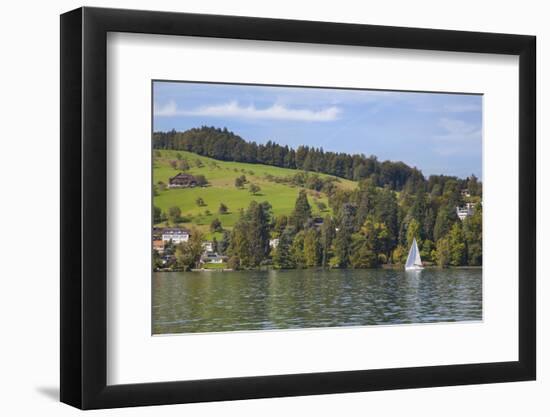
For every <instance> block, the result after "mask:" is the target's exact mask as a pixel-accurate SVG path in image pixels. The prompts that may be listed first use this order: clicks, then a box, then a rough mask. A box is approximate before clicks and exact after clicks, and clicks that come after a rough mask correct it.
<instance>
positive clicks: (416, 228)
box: [407, 219, 422, 248]
mask: <svg viewBox="0 0 550 417" xmlns="http://www.w3.org/2000/svg"><path fill="white" fill-rule="evenodd" d="M415 238H416V241H417V242H420V243H422V241H421V240H420V223H419V222H417V221H416V219H412V220H411V221H410V222H409V226H408V227H407V247H408V248H410V247H411V245H412V242H413V239H415Z"/></svg>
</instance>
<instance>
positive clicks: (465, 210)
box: [456, 203, 475, 220]
mask: <svg viewBox="0 0 550 417" xmlns="http://www.w3.org/2000/svg"><path fill="white" fill-rule="evenodd" d="M474 209H475V204H474V203H466V206H464V207H457V208H456V215H457V216H458V218H459V219H460V220H464V219H465V218H466V217H468V216H471V215H472V214H474Z"/></svg>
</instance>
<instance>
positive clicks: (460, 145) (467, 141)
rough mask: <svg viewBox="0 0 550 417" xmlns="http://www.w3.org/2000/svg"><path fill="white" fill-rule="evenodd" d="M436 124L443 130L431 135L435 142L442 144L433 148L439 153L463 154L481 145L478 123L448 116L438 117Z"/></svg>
mask: <svg viewBox="0 0 550 417" xmlns="http://www.w3.org/2000/svg"><path fill="white" fill-rule="evenodd" d="M438 124H439V126H440V127H441V128H443V130H444V131H445V133H443V134H440V135H435V136H434V137H433V138H434V139H435V140H436V143H437V144H439V145H443V146H437V147H436V148H435V151H436V152H437V153H438V154H439V155H442V156H450V155H453V154H463V153H465V152H466V153H467V152H470V151H471V150H472V149H473V147H478V146H481V128H480V127H479V126H478V125H476V124H472V123H467V122H465V121H463V120H456V119H448V118H442V119H439V123H438Z"/></svg>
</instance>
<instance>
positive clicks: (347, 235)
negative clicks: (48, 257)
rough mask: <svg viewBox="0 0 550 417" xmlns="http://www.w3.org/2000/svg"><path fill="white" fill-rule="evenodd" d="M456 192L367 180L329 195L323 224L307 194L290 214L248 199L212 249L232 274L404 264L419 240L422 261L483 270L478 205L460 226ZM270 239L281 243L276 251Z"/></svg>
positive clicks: (452, 185) (455, 186) (454, 185)
mask: <svg viewBox="0 0 550 417" xmlns="http://www.w3.org/2000/svg"><path fill="white" fill-rule="evenodd" d="M440 188H441V190H440V192H439V191H438V190H439V189H440ZM460 191H461V190H460V187H459V183H458V182H457V181H454V180H449V181H446V182H445V183H444V184H443V186H442V187H441V185H440V187H435V186H434V187H433V190H432V192H431V193H428V192H427V191H417V192H416V193H415V194H408V193H405V192H403V193H400V194H399V195H398V193H396V192H395V191H393V190H391V189H390V187H385V188H379V187H376V186H375V185H374V182H373V181H371V180H365V181H361V182H360V183H359V187H358V188H357V189H355V190H353V191H343V190H334V192H332V193H331V194H330V195H329V205H330V207H331V209H332V212H333V214H327V215H326V216H325V217H324V218H323V219H320V218H315V217H313V216H312V210H311V206H310V204H309V201H308V196H307V192H306V191H305V190H301V191H300V193H299V195H298V197H297V199H296V202H295V206H294V210H293V211H292V213H291V214H290V215H288V216H286V215H280V216H273V214H272V210H271V205H270V204H269V203H268V202H267V201H265V202H262V203H258V202H256V201H252V202H251V203H250V205H249V207H248V208H247V209H246V210H241V212H240V216H239V220H238V222H237V223H236V224H235V226H234V227H233V229H232V230H231V231H228V230H225V231H224V232H223V238H222V239H221V240H220V241H219V242H218V241H214V247H215V251H217V252H220V253H222V254H224V255H226V256H228V257H229V261H228V267H229V268H233V269H252V268H258V267H262V266H272V267H275V268H280V269H289V268H313V267H324V268H375V267H378V266H380V265H382V264H403V263H404V262H405V260H406V257H407V254H408V250H409V248H410V245H411V243H412V240H413V238H416V240H417V241H418V244H419V247H420V251H421V257H422V260H423V261H425V262H429V263H433V264H438V265H439V266H441V267H446V266H449V265H452V266H462V265H472V266H474V265H481V263H482V206H481V204H480V203H479V204H477V206H476V207H475V212H474V214H473V215H471V216H469V217H467V218H466V219H465V220H464V221H461V220H460V219H459V218H458V217H457V214H456V206H458V205H460V204H462V203H463V202H464V201H463V197H462V194H461V192H460ZM273 238H276V239H278V244H277V245H276V246H275V247H274V248H272V247H270V239H273ZM193 242H195V243H194V244H193V243H191V242H190V243H189V244H182V245H183V246H186V245H189V248H183V249H182V248H180V249H178V251H179V252H177V253H180V254H185V256H179V257H178V261H179V262H181V261H182V260H185V261H187V262H188V263H187V264H182V263H180V264H179V267H182V268H184V269H186V268H191V267H193V265H194V264H196V262H198V259H199V258H198V257H199V255H200V251H199V250H198V248H199V244H198V243H197V242H198V241H197V240H196V238H195V239H193ZM193 245H194V246H193ZM192 246H193V247H195V251H193V250H192V249H191V247H192ZM189 253H195V255H196V257H195V258H190V257H189V256H188V254H189Z"/></svg>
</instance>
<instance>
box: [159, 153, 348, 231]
mask: <svg viewBox="0 0 550 417" xmlns="http://www.w3.org/2000/svg"><path fill="white" fill-rule="evenodd" d="M159 153H160V155H159ZM178 154H179V155H180V157H181V158H182V159H185V160H187V162H188V164H189V166H190V169H189V170H187V171H185V172H186V173H189V174H191V175H204V176H205V177H206V179H207V181H208V183H209V184H208V186H206V187H195V188H181V189H168V188H167V189H165V190H162V191H161V190H159V191H158V195H156V196H155V197H154V205H155V206H156V207H158V208H160V209H161V210H162V211H163V212H165V213H167V212H168V209H169V208H170V207H174V206H177V207H179V208H180V209H181V213H182V217H184V218H186V219H188V220H189V221H187V222H184V223H180V226H183V227H188V228H191V227H196V228H198V229H200V230H201V231H203V232H204V233H205V234H206V237H207V238H208V239H211V238H212V237H213V234H212V233H210V228H209V227H210V223H211V222H212V220H214V219H215V218H218V219H219V220H220V221H221V223H222V226H223V228H224V229H228V230H230V229H231V228H232V227H233V225H234V224H235V222H236V221H237V219H238V217H239V210H240V209H246V208H247V207H248V205H249V204H250V202H251V201H253V200H256V201H257V202H262V201H268V202H269V203H270V204H271V206H272V207H273V214H274V215H275V216H279V215H282V214H286V215H289V214H290V213H291V212H292V210H293V209H294V203H295V201H296V198H297V196H298V192H299V191H300V187H297V186H294V185H291V184H281V183H276V182H273V181H270V180H268V179H267V178H266V176H268V175H272V176H274V177H288V176H292V175H294V174H296V173H297V172H299V171H298V170H293V169H287V168H279V167H274V166H269V165H261V164H247V163H241V162H226V161H218V160H215V159H212V158H207V157H204V156H199V155H197V154H194V153H191V152H185V151H172V150H161V151H156V150H155V151H154V154H153V184H158V182H159V181H162V182H163V183H165V184H168V179H169V178H170V177H173V176H174V175H176V174H178V173H179V172H181V171H180V170H178V169H174V168H172V167H171V165H170V161H173V160H177V155H178ZM241 175H245V176H246V179H247V181H248V182H247V183H246V184H245V185H244V187H243V188H237V187H236V186H235V179H236V178H237V177H240V176H241ZM319 176H320V177H329V176H328V175H325V174H319ZM250 184H256V185H258V186H259V187H260V188H261V190H260V191H259V192H258V193H257V194H255V195H253V194H252V193H251V192H250V190H249V186H250ZM336 185H337V186H338V187H342V188H344V189H352V188H354V187H356V182H354V181H349V180H345V179H341V178H339V179H338V182H337V183H336ZM307 192H308V200H309V203H310V205H311V208H312V212H313V214H314V215H320V216H324V215H326V214H328V213H330V209H329V208H328V199H327V196H326V195H325V194H324V193H322V192H317V191H313V190H307ZM199 197H200V198H202V199H203V200H204V203H205V205H204V206H202V207H201V206H199V205H198V204H197V202H196V200H197V199H198V198H199ZM317 202H323V203H324V204H325V205H326V207H327V208H326V209H325V211H324V212H321V211H320V210H319V208H318V207H317V204H316V203H317ZM221 203H223V204H225V205H226V206H227V207H228V209H229V210H228V213H227V214H219V213H218V208H219V207H220V204H221ZM163 225H165V223H161V224H158V225H156V226H163ZM215 235H216V237H217V238H220V236H221V234H220V233H216V234H215Z"/></svg>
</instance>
